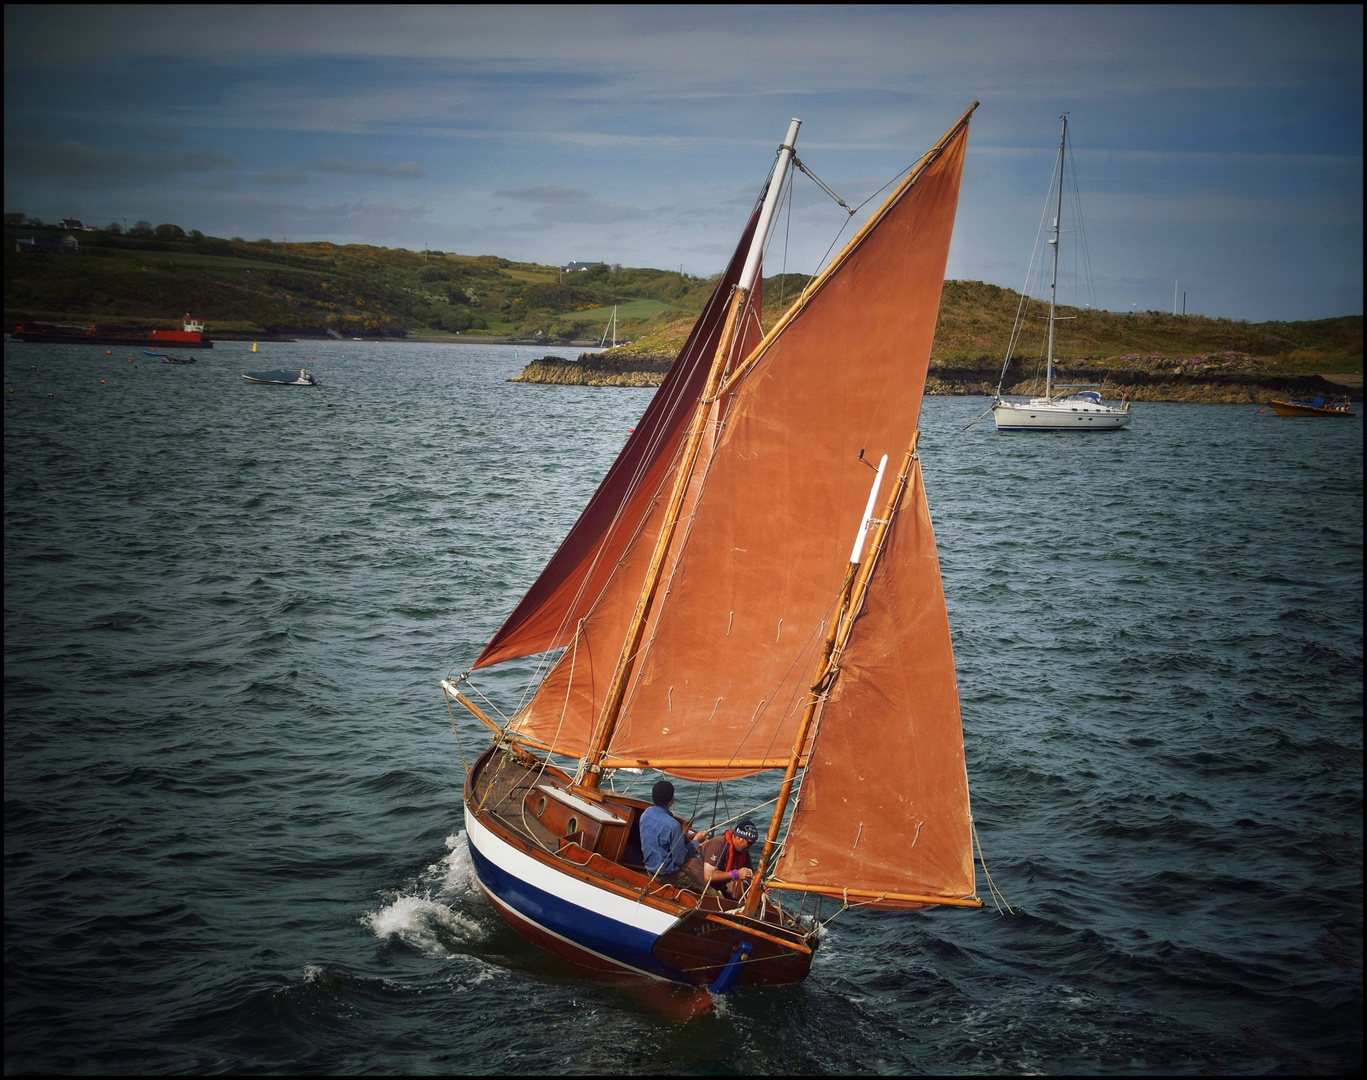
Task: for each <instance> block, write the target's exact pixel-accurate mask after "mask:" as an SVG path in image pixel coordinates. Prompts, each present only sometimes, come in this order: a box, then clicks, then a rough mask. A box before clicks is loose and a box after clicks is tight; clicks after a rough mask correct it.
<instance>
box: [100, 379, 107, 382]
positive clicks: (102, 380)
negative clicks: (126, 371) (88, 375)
mask: <svg viewBox="0 0 1367 1080" xmlns="http://www.w3.org/2000/svg"><path fill="white" fill-rule="evenodd" d="M108 381H109V380H108V379H101V380H100V382H102V383H107V382H108Z"/></svg>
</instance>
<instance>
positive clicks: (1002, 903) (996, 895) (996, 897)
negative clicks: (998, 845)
mask: <svg viewBox="0 0 1367 1080" xmlns="http://www.w3.org/2000/svg"><path fill="white" fill-rule="evenodd" d="M968 827H969V828H970V829H972V830H973V842H974V843H975V844H977V846H978V862H979V863H980V864H981V866H982V868H983V877H985V878H986V879H987V888H988V892H989V893H990V894H991V896H992V903H993V904H995V905H996V907H997V914H998V915H1000V914H1001V913H1002V908H1006V910H1007V912H1008V913H1009V914H1011V915H1014V914H1015V911H1013V910H1012V908H1011V905H1010V904H1008V903H1007V902H1006V897H1005V896H1003V895H1002V892H1001V890H1000V889H998V888H997V886H996V884H995V883H994V882H993V881H992V875H991V874H989V873H988V872H987V859H986V858H984V857H983V842H982V841H981V840H979V839H978V823H977V822H976V821H974V820H973V817H972V815H970V816H969V819H968Z"/></svg>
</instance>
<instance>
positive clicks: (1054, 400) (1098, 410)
mask: <svg viewBox="0 0 1367 1080" xmlns="http://www.w3.org/2000/svg"><path fill="white" fill-rule="evenodd" d="M1062 120H1063V132H1062V134H1061V135H1060V136H1059V144H1058V198H1057V202H1056V203H1055V205H1054V235H1053V236H1052V237H1050V239H1049V244H1050V246H1051V247H1052V248H1053V249H1054V267H1053V276H1052V277H1051V279H1050V282H1049V344H1048V347H1047V351H1046V354H1045V359H1044V396H1043V397H1037V398H1031V399H1030V400H1029V401H1008V400H1007V399H1006V398H1005V397H1003V396H1002V386H1003V385H1004V383H1005V382H1006V369H1007V367H1009V366H1010V364H1011V352H1012V350H1013V349H1014V347H1015V344H1016V342H1017V341H1018V340H1019V338H1020V331H1021V325H1022V320H1023V319H1024V317H1025V312H1026V309H1027V307H1028V304H1027V301H1028V296H1027V295H1026V292H1025V291H1024V290H1023V291H1022V295H1021V305H1020V309H1019V311H1018V312H1017V314H1016V324H1015V326H1013V327H1012V329H1011V338H1010V340H1009V341H1008V343H1007V346H1006V360H1005V361H1004V362H1003V364H1002V377H1001V380H1000V381H999V382H998V383H997V395H996V399H995V400H994V401H993V402H992V408H991V410H990V411H991V413H992V417H993V419H994V421H995V422H996V425H997V430H998V431H1119V430H1120V429H1121V428H1123V427H1127V426H1129V423H1130V403H1129V402H1128V401H1125V402H1122V403H1121V404H1119V405H1108V404H1106V402H1104V401H1102V400H1101V394H1100V393H1099V390H1100V387H1096V386H1092V385H1091V384H1078V383H1073V384H1067V385H1064V384H1058V383H1055V382H1054V325H1055V324H1056V323H1058V322H1059V321H1060V320H1061V319H1065V318H1067V319H1071V318H1073V317H1074V316H1071V315H1068V316H1061V315H1058V314H1056V311H1057V300H1058V251H1059V246H1060V245H1059V241H1060V240H1061V239H1062V231H1061V221H1062V218H1063V165H1064V160H1065V153H1066V152H1067V147H1068V117H1067V115H1066V114H1065V115H1064V116H1063V117H1062ZM1059 390H1062V391H1064V392H1063V393H1057V391H1059Z"/></svg>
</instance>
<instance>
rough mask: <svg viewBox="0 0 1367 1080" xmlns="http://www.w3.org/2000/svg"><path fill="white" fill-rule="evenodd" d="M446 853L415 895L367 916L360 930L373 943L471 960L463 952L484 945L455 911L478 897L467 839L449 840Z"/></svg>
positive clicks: (478, 930)
mask: <svg viewBox="0 0 1367 1080" xmlns="http://www.w3.org/2000/svg"><path fill="white" fill-rule="evenodd" d="M446 849H447V853H446V856H445V857H444V858H443V859H441V861H439V862H435V863H432V864H431V865H430V866H428V867H427V870H426V872H425V873H424V874H423V876H422V878H421V879H420V880H419V882H418V884H417V887H416V888H415V889H414V891H413V892H410V893H400V894H398V895H397V896H395V897H394V899H393V900H391V901H390V902H389V903H388V904H386V905H385V906H384V907H382V908H380V909H379V910H378V911H368V912H366V913H365V914H364V915H362V916H361V919H360V923H361V925H362V926H364V927H366V928H367V929H368V930H370V931H371V932H372V933H373V934H374V935H375V936H376V937H377V938H381V939H382V940H388V939H389V938H394V937H397V938H398V939H399V940H400V941H402V942H403V943H404V944H405V945H407V946H408V947H409V948H412V949H416V950H418V951H419V952H421V953H423V954H425V955H427V956H443V957H453V956H467V955H469V950H468V948H466V946H468V945H469V944H470V943H472V942H475V941H478V940H480V939H482V938H483V937H484V936H485V930H484V928H483V927H482V926H481V925H480V924H479V922H478V921H477V920H475V919H473V918H471V917H470V916H468V915H465V914H463V913H462V912H461V911H459V910H458V907H459V906H460V905H461V904H462V903H463V902H464V901H466V900H468V899H469V898H471V896H473V895H478V890H477V888H476V886H475V876H474V875H475V870H474V866H473V864H472V863H471V861H470V847H469V845H468V844H467V843H466V842H465V833H464V832H460V833H457V834H456V835H455V836H448V837H447V838H446ZM419 889H420V890H421V892H419V891H418V890H419Z"/></svg>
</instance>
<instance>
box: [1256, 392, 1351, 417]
mask: <svg viewBox="0 0 1367 1080" xmlns="http://www.w3.org/2000/svg"><path fill="white" fill-rule="evenodd" d="M1351 405H1352V403H1351V402H1350V401H1349V400H1348V399H1347V398H1343V399H1341V400H1339V401H1336V402H1334V403H1333V404H1332V405H1330V404H1329V403H1328V402H1327V401H1326V400H1325V399H1324V398H1322V397H1315V398H1311V399H1310V400H1309V401H1273V402H1272V411H1273V412H1274V413H1276V414H1277V415H1278V416H1356V415H1357V414H1356V413H1355V412H1353V410H1352V408H1351Z"/></svg>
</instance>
